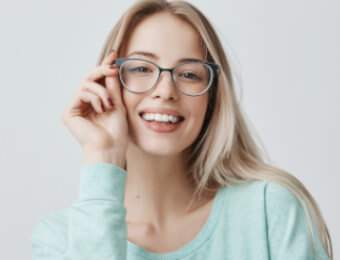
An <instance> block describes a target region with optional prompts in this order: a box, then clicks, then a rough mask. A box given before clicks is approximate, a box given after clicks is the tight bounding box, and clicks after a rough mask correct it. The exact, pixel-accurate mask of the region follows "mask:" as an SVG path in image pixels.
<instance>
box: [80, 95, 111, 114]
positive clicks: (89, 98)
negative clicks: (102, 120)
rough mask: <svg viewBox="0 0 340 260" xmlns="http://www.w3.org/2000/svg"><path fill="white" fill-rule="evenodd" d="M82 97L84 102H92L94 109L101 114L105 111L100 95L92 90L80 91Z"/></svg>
mask: <svg viewBox="0 0 340 260" xmlns="http://www.w3.org/2000/svg"><path fill="white" fill-rule="evenodd" d="M79 95H80V96H79V97H80V99H81V100H82V101H84V102H87V103H91V105H92V107H93V109H94V110H95V111H96V112H97V113H98V114H101V113H103V112H105V110H104V108H103V105H102V102H101V100H100V97H99V96H98V95H96V94H93V93H92V92H89V91H86V90H82V91H80V94H79Z"/></svg>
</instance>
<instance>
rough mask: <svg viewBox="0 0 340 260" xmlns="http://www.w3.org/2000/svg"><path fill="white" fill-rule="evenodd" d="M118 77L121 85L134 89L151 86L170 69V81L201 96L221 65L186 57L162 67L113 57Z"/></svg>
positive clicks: (191, 93)
mask: <svg viewBox="0 0 340 260" xmlns="http://www.w3.org/2000/svg"><path fill="white" fill-rule="evenodd" d="M114 64H116V65H117V66H118V67H119V79H120V81H121V83H122V85H123V87H124V88H126V89H127V90H128V91H131V92H133V93H137V94H139V93H144V92H147V91H150V90H151V89H153V88H154V87H155V86H156V84H157V82H158V80H159V78H160V75H161V73H162V72H163V71H170V73H171V78H172V82H173V83H174V85H175V87H176V88H177V89H178V90H179V91H180V92H181V93H183V94H185V95H188V96H200V95H202V94H204V93H205V92H206V91H208V90H209V88H210V87H211V85H212V83H213V81H214V79H215V77H217V75H218V73H219V71H220V69H219V66H218V65H217V64H215V63H213V62H203V61H186V62H183V63H180V64H177V65H176V66H175V67H173V68H161V67H159V66H158V65H157V64H155V63H153V62H151V61H148V60H143V59H138V58H121V59H116V60H115V62H114Z"/></svg>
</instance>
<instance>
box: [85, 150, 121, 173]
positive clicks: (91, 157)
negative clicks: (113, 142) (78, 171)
mask: <svg viewBox="0 0 340 260" xmlns="http://www.w3.org/2000/svg"><path fill="white" fill-rule="evenodd" d="M92 163H108V164H113V165H116V166H118V167H120V168H122V169H124V168H125V163H126V162H125V156H124V155H122V154H120V153H117V150H96V151H93V150H88V151H86V150H85V151H84V164H85V165H87V164H92Z"/></svg>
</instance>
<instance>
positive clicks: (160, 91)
mask: <svg viewBox="0 0 340 260" xmlns="http://www.w3.org/2000/svg"><path fill="white" fill-rule="evenodd" d="M151 95H152V97H153V98H154V97H161V98H163V99H177V98H178V93H177V89H176V86H175V85H174V83H173V82H172V78H171V71H170V70H163V71H161V74H160V76H159V79H158V82H157V83H156V85H155V86H154V88H153V90H152V94H151Z"/></svg>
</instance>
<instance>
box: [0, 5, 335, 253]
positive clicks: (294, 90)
mask: <svg viewBox="0 0 340 260" xmlns="http://www.w3.org/2000/svg"><path fill="white" fill-rule="evenodd" d="M191 2H192V3H193V4H195V5H196V6H197V7H199V8H200V9H201V10H202V11H203V12H204V13H205V14H206V15H207V17H208V18H209V19H210V21H211V22H212V24H213V25H214V26H215V28H216V30H217V31H218V33H219V35H220V37H221V40H222V42H223V44H224V46H225V48H226V51H227V52H229V53H230V55H231V56H232V57H233V62H234V63H235V66H236V68H237V70H238V71H239V73H240V77H241V79H242V84H243V98H242V106H243V108H244V110H245V111H246V113H247V115H248V116H249V118H250V120H251V122H252V123H253V125H254V126H255V128H256V129H257V131H258V133H259V134H260V136H261V138H262V140H263V142H264V144H265V145H266V147H267V150H268V152H269V154H270V155H271V157H272V159H273V160H274V161H275V162H276V164H277V165H278V166H279V167H282V168H284V169H286V170H287V171H289V172H291V173H292V174H293V175H295V176H296V177H297V178H298V179H299V180H301V181H302V183H304V184H305V186H306V187H307V188H308V190H309V191H310V192H311V194H312V195H313V196H314V198H315V199H316V201H317V202H318V204H319V206H320V208H321V211H322V213H323V216H324V218H325V220H326V223H327V225H328V227H329V230H330V233H331V236H332V238H333V245H334V252H335V255H336V253H337V251H339V247H340V239H339V234H340V224H339V217H340V214H339V213H340V212H339V195H340V192H339V183H340V177H339V174H340V164H339V159H340V158H339V155H340V152H339V145H340V123H339V112H340V106H339V100H340V86H339V85H340V84H339V83H340V80H339V76H340V66H339V65H340V62H339V59H340V50H339V48H340V37H339V31H340V28H339V27H340V26H339V24H340V11H339V10H340V6H339V2H338V1H335V0H334V1H331V0H326V1H311V0H309V1H307V0H304V1H294V0H287V1H269V0H266V1H263V0H261V1H250V0H248V1H246V0H242V1H240V0H237V1H236V0H235V1H223V2H222V1H217V0H215V1H211V0H210V1H203V0H202V1H191ZM132 3H134V1H120V2H119V3H118V1H113V0H111V1H107V0H106V1H104V0H102V1H84V0H82V1H79V0H78V1H66V0H62V1H42V0H40V1H38V0H33V1H32V0H31V1H23V0H21V1H7V2H6V4H5V3H4V1H2V2H1V6H0V32H1V36H0V37H1V41H0V52H1V59H0V64H1V76H0V83H1V84H0V86H1V102H0V111H1V127H0V147H1V154H0V172H1V179H0V192H1V194H0V195H1V196H0V199H1V202H0V203H1V224H0V225H1V226H0V230H1V232H0V243H1V246H0V250H1V251H0V257H1V259H30V258H31V244H30V239H31V233H32V231H33V228H34V226H35V225H36V223H37V221H38V220H39V219H40V218H41V217H43V216H46V215H48V214H51V213H53V212H54V211H58V210H62V209H64V208H67V207H69V206H70V205H71V204H72V203H73V202H74V201H75V200H76V198H77V195H78V185H79V177H80V167H81V165H82V163H83V154H82V150H81V147H80V145H79V144H78V143H77V141H76V140H75V138H74V137H73V136H72V134H71V133H70V132H69V130H68V129H67V128H66V126H64V124H63V123H62V121H61V115H62V112H63V110H64V109H65V107H66V105H67V104H68V103H69V101H70V100H71V98H72V97H73V95H74V93H75V91H76V89H77V88H78V86H79V83H80V81H81V80H82V78H83V77H84V75H85V73H87V72H88V71H89V70H92V69H93V68H94V67H95V64H96V61H97V58H98V56H99V52H100V50H101V48H102V46H103V43H104V40H105V39H106V36H107V34H108V33H109V31H110V29H111V28H112V26H113V25H114V24H115V23H116V21H117V20H118V18H119V17H120V16H121V14H122V13H123V11H125V10H126V8H127V7H128V6H130V4H132ZM238 92H239V91H238Z"/></svg>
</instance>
